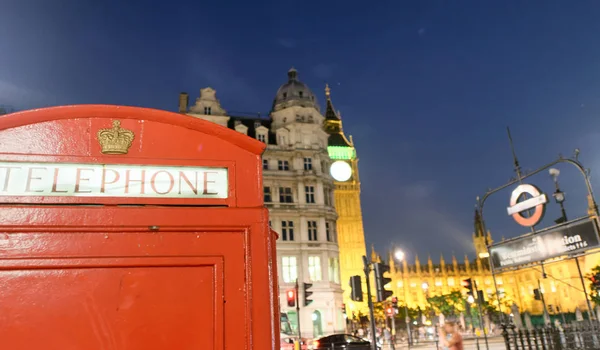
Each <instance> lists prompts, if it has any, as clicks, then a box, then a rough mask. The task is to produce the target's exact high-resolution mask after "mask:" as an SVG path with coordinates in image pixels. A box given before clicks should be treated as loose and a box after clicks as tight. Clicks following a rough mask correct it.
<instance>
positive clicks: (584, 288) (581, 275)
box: [575, 257, 596, 330]
mask: <svg viewBox="0 0 600 350" xmlns="http://www.w3.org/2000/svg"><path fill="white" fill-rule="evenodd" d="M575 264H577V272H579V279H580V280H581V287H582V288H583V294H584V295H585V302H586V304H587V307H588V318H589V320H590V326H591V327H592V330H594V329H595V328H596V327H595V326H594V318H595V317H594V309H592V304H591V303H590V298H589V297H588V293H587V287H586V286H585V280H584V279H583V274H582V273H581V266H580V265H579V258H578V257H575Z"/></svg>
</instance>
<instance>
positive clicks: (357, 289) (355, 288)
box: [350, 276, 363, 301]
mask: <svg viewBox="0 0 600 350" xmlns="http://www.w3.org/2000/svg"><path fill="white" fill-rule="evenodd" d="M350 289H351V292H350V298H351V299H352V300H354V301H363V292H362V280H361V278H360V276H352V277H350Z"/></svg>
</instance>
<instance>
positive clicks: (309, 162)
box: [304, 158, 312, 170]
mask: <svg viewBox="0 0 600 350" xmlns="http://www.w3.org/2000/svg"><path fill="white" fill-rule="evenodd" d="M304 170H312V158H304Z"/></svg>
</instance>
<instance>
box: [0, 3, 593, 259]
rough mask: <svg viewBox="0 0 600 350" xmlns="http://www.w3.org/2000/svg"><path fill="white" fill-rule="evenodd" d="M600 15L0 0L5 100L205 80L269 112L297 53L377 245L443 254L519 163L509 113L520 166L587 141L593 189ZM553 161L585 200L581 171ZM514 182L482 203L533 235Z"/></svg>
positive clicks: (70, 98)
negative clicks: (343, 138) (350, 140)
mask: <svg viewBox="0 0 600 350" xmlns="http://www.w3.org/2000/svg"><path fill="white" fill-rule="evenodd" d="M171 4H173V5H171ZM598 18H600V2H599V1H550V0H539V1H534V0H531V1H508V0H502V1H493V0H488V1H481V0H477V1H449V0H447V1H427V0H420V1H398V0H396V1H372V2H351V1H350V2H349V1H314V2H313V1H288V0H283V1H264V2H260V1H258V2H257V1H226V0H219V1H187V0H180V1H177V2H167V1H154V2H153V1H133V0H132V1H123V0H119V1H108V0H103V1H91V0H88V1H85V0H70V1H67V0H51V1H50V0H38V1H33V0H3V1H1V10H0V104H5V105H10V106H12V107H14V108H16V109H28V108H35V107H42V106H50V105H63V104H84V103H105V104H123V105H133V106H144V107H152V108H159V109H167V110H172V111H175V110H176V109H177V103H178V94H179V93H180V92H181V91H186V92H188V93H190V97H191V100H194V99H195V97H196V96H197V95H198V94H199V90H200V88H203V87H206V86H211V87H213V88H215V89H216V90H217V96H218V98H219V99H220V100H221V103H222V104H223V106H224V108H226V109H227V110H228V111H230V112H231V113H232V114H235V112H254V113H257V112H262V113H263V114H265V113H267V112H269V109H270V107H271V104H272V101H273V98H274V96H275V92H276V91H277V88H278V87H279V85H281V84H282V83H284V82H285V81H286V79H287V77H286V72H287V70H288V69H289V68H290V67H291V66H294V67H296V68H297V69H298V71H299V77H300V79H301V80H303V81H304V82H306V83H307V84H309V86H310V87H311V88H312V89H313V91H314V92H315V93H316V94H317V95H318V96H319V97H320V101H321V103H323V101H324V92H323V88H324V85H325V83H326V82H327V83H329V84H330V86H331V87H332V97H333V101H334V104H335V106H336V108H337V109H339V110H341V112H342V118H343V121H344V128H345V131H346V133H347V134H351V135H353V137H354V141H355V144H356V146H357V150H358V155H359V157H360V170H361V173H360V175H361V181H362V190H363V193H362V199H363V202H362V203H363V215H364V221H365V232H366V237H367V241H368V244H369V245H370V244H371V243H374V244H375V246H376V248H377V249H379V250H381V251H384V250H386V249H389V247H390V244H391V243H393V244H396V245H399V246H401V247H402V248H403V249H404V250H405V251H406V253H407V255H408V257H409V259H414V256H415V255H416V254H419V257H420V258H421V261H424V260H425V259H426V258H427V255H428V254H431V255H432V257H433V259H434V261H436V260H438V259H439V255H440V253H443V254H444V256H445V257H446V259H447V260H449V258H450V255H451V254H452V253H456V255H458V256H460V257H462V255H463V254H464V253H469V254H470V255H473V248H472V245H471V239H470V237H471V234H472V232H473V210H474V204H475V197H476V196H478V195H481V194H483V193H484V192H485V191H486V189H487V188H489V187H496V186H499V185H502V184H504V183H506V182H507V181H508V180H509V178H511V177H512V176H514V172H513V167H512V157H511V152H510V148H509V144H508V139H507V135H506V127H507V126H510V127H511V131H512V134H513V139H514V141H515V147H516V150H517V154H518V156H519V160H520V161H521V164H522V167H523V170H527V169H536V168H538V167H539V166H541V165H543V164H545V163H548V162H550V161H552V160H554V159H555V158H557V157H558V154H559V153H562V154H563V155H565V156H570V155H571V154H572V153H573V150H574V149H575V148H576V147H578V148H580V149H581V154H580V160H581V161H582V162H584V164H585V165H586V166H587V167H589V168H591V169H592V173H591V174H592V181H593V184H594V185H595V186H596V187H597V188H598V189H599V191H600V180H599V179H600V176H594V175H595V174H600V155H598V152H597V150H598V147H599V146H600V139H599V136H600V121H599V116H600V45H599V38H600V20H598ZM560 170H561V171H562V173H561V175H560V181H561V186H562V187H563V189H564V191H565V192H566V193H567V202H566V204H567V211H568V214H569V216H570V218H572V217H576V216H579V215H583V214H584V212H585V206H586V200H585V187H584V183H583V181H582V178H581V176H580V175H579V173H578V172H577V171H576V170H575V168H572V167H569V166H562V167H560ZM530 182H532V183H535V184H537V185H538V186H540V187H541V188H542V189H543V190H545V191H547V192H551V191H552V190H553V183H552V181H551V179H550V177H549V176H548V173H547V172H544V173H542V174H541V175H539V176H536V177H534V178H532V179H531V181H530ZM509 195H510V191H503V192H500V193H498V194H496V195H494V196H492V197H490V200H489V202H488V204H487V205H486V208H485V218H486V223H487V226H488V228H489V229H490V230H491V231H492V235H493V238H494V239H496V240H498V239H500V238H501V237H502V236H504V237H507V238H508V237H513V236H515V235H519V234H522V233H525V232H527V229H524V228H521V227H519V226H518V225H516V224H515V223H514V221H512V219H511V218H509V217H508V216H507V214H506V206H507V203H508V199H509ZM556 207H557V205H555V204H554V203H552V204H551V205H550V206H549V209H548V211H547V215H546V217H547V220H545V221H544V222H543V225H548V224H549V223H551V221H552V220H553V219H555V218H557V217H558V216H559V213H558V211H557V208H556ZM543 225H542V226H543Z"/></svg>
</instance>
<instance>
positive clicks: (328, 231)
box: [325, 222, 335, 242]
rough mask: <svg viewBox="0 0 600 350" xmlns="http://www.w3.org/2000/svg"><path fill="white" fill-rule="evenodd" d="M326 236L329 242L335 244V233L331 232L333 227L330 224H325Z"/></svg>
mask: <svg viewBox="0 0 600 350" xmlns="http://www.w3.org/2000/svg"><path fill="white" fill-rule="evenodd" d="M325 236H327V242H334V241H335V239H333V236H334V235H333V232H332V230H331V225H330V223H328V222H326V223H325Z"/></svg>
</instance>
